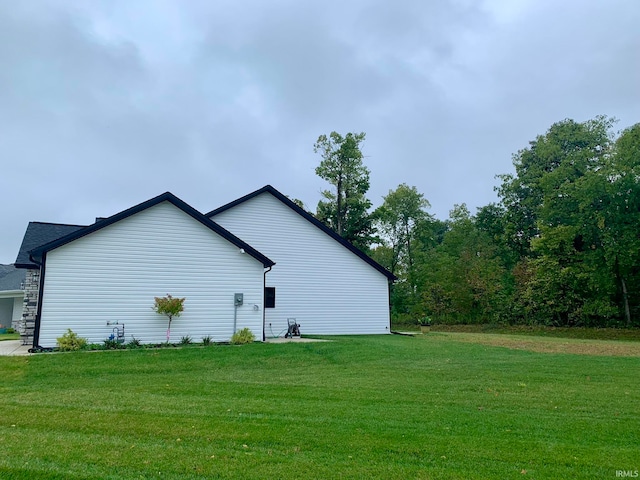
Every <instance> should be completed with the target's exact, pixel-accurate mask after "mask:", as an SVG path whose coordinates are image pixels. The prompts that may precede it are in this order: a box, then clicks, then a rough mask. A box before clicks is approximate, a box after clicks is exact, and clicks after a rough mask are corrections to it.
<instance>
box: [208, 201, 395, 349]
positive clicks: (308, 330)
mask: <svg viewBox="0 0 640 480" xmlns="http://www.w3.org/2000/svg"><path fill="white" fill-rule="evenodd" d="M212 220H214V221H215V222H217V223H219V224H220V225H222V226H223V227H224V228H226V229H227V230H229V231H231V232H232V233H234V234H235V235H237V236H238V237H240V238H241V239H242V240H244V241H245V242H247V243H249V244H250V245H252V246H253V247H255V248H257V249H258V250H259V251H261V252H262V253H264V254H265V255H267V256H268V257H269V258H271V259H272V260H273V261H274V262H276V265H275V266H274V268H273V270H272V271H271V272H269V273H268V274H267V275H266V285H267V286H271V287H275V288H276V301H275V308H273V309H271V308H268V309H265V334H266V336H267V337H270V336H280V335H282V334H283V331H286V328H287V318H296V320H297V322H298V323H299V324H300V325H301V328H300V329H301V331H302V333H303V334H328V335H336V334H381V333H389V332H390V323H389V289H388V281H387V278H386V277H385V276H384V275H383V274H382V273H380V272H378V271H377V270H376V269H374V268H373V267H372V266H371V265H369V264H367V263H366V262H365V261H364V260H362V259H361V258H359V257H357V256H356V255H355V254H354V253H353V252H351V251H349V250H348V249H347V248H346V247H344V246H343V245H341V244H340V243H338V242H337V241H336V240H335V239H333V238H331V237H330V236H329V235H327V234H326V233H325V232H323V231H322V230H320V229H319V228H318V227H316V226H315V225H313V224H312V223H310V222H309V221H308V220H306V219H305V218H303V217H302V216H300V215H299V214H298V213H296V212H294V211H293V210H292V209H290V208H289V207H287V206H286V205H285V204H283V203H282V202H281V201H280V200H278V199H277V198H275V197H274V196H272V195H271V194H269V193H268V192H267V193H262V194H260V195H258V196H256V197H254V198H251V199H249V200H246V201H245V202H243V203H240V204H238V205H236V206H234V207H232V208H230V209H228V210H225V211H223V212H221V213H219V214H217V215H215V216H214V217H212Z"/></svg>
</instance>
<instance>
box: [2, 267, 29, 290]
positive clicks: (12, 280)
mask: <svg viewBox="0 0 640 480" xmlns="http://www.w3.org/2000/svg"><path fill="white" fill-rule="evenodd" d="M26 275H27V272H25V271H24V270H18V269H17V268H16V267H15V266H14V265H0V292H4V291H7V290H22V287H23V283H24V279H25V277H26Z"/></svg>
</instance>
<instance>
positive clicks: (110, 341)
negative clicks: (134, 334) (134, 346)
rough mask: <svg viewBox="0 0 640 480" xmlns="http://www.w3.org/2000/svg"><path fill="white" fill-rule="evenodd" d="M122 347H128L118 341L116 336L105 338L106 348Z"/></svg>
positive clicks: (117, 348) (115, 348)
mask: <svg viewBox="0 0 640 480" xmlns="http://www.w3.org/2000/svg"><path fill="white" fill-rule="evenodd" d="M121 348H126V346H125V345H124V344H123V343H120V342H118V340H116V339H114V338H105V340H104V349H105V350H119V349H121Z"/></svg>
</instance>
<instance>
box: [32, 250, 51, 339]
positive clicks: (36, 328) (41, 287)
mask: <svg viewBox="0 0 640 480" xmlns="http://www.w3.org/2000/svg"><path fill="white" fill-rule="evenodd" d="M46 259H47V253H46V252H45V253H43V254H42V262H38V261H37V260H36V259H35V258H33V257H32V256H31V254H29V260H31V261H32V262H33V263H35V264H36V265H38V266H39V267H40V282H39V285H38V308H37V309H36V318H35V322H34V325H33V349H34V350H38V349H40V347H39V346H38V343H39V340H40V316H41V315H42V294H43V292H44V271H45V263H46Z"/></svg>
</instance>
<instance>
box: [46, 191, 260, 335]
mask: <svg viewBox="0 0 640 480" xmlns="http://www.w3.org/2000/svg"><path fill="white" fill-rule="evenodd" d="M263 272H264V268H263V265H262V263H261V262H259V261H257V260H256V259H254V258H253V257H251V256H249V255H247V254H242V253H241V252H240V249H239V248H237V247H236V246H235V245H233V244H231V243H229V242H228V241H227V240H225V239H224V238H222V237H221V236H219V235H218V234H217V233H215V232H213V231H212V230H210V229H209V228H207V227H206V226H204V225H203V224H201V223H200V222H198V221H196V220H195V219H193V218H192V217H190V216H189V215H187V214H185V213H184V212H183V211H182V210H180V209H178V208H177V207H175V206H174V205H172V204H171V203H169V202H163V203H160V204H158V205H156V206H153V207H150V208H148V209H146V210H143V211H142V212H139V213H136V214H134V215H132V216H130V217H128V218H125V219H123V220H121V221H119V222H116V223H114V224H112V225H109V226H107V227H105V228H103V229H100V230H97V231H95V232H93V233H91V234H89V235H87V236H85V237H81V238H79V239H77V240H75V241H72V242H70V243H68V244H66V245H63V246H61V247H59V248H57V249H54V250H52V251H50V252H48V253H47V256H46V270H45V277H44V290H43V298H42V313H41V327H40V336H39V344H40V345H41V346H43V347H53V346H55V344H56V338H57V337H59V336H61V335H62V334H63V333H64V332H65V331H66V330H67V328H71V329H72V330H73V331H74V332H76V333H78V334H79V335H80V336H81V337H85V338H87V339H88V340H89V341H90V342H96V343H100V342H102V341H103V340H104V339H106V338H108V337H109V335H110V334H111V333H112V329H113V326H112V325H108V324H107V323H108V322H110V323H113V322H119V323H124V324H125V333H126V341H129V340H131V338H132V337H135V338H136V339H139V340H141V341H142V342H143V343H159V342H163V341H165V340H166V327H167V319H166V317H163V316H160V315H158V314H157V313H155V312H154V311H153V310H152V306H153V304H154V297H161V296H164V295H166V294H167V293H169V294H171V295H173V296H176V297H186V301H185V310H184V313H183V314H182V316H180V317H179V318H176V319H174V321H173V322H172V328H171V340H172V341H173V342H178V341H179V340H180V338H181V337H182V336H186V335H189V336H191V338H192V339H193V340H194V341H201V338H202V337H203V336H207V335H210V336H211V337H212V339H213V340H214V341H226V340H229V339H230V337H231V335H232V334H233V318H234V308H235V307H234V302H233V295H234V293H236V292H238V293H240V292H241V293H243V294H244V305H243V306H241V307H238V310H237V327H238V329H241V328H244V327H249V328H250V329H251V330H252V331H253V332H254V334H255V335H256V337H257V338H258V339H261V338H262V303H263ZM254 305H258V306H259V309H258V310H255V309H254V307H253V306H254Z"/></svg>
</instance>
